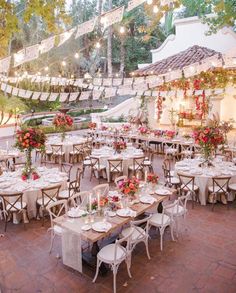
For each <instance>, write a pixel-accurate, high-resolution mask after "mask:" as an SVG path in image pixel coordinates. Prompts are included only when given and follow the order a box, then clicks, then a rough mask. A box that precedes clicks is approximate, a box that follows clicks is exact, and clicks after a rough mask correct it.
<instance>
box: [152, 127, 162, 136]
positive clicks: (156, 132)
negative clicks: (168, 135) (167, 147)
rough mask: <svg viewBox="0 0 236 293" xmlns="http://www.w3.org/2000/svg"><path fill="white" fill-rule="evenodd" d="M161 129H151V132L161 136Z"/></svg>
mask: <svg viewBox="0 0 236 293" xmlns="http://www.w3.org/2000/svg"><path fill="white" fill-rule="evenodd" d="M162 133H163V132H162V130H158V129H157V130H153V134H154V136H157V137H159V136H162Z"/></svg>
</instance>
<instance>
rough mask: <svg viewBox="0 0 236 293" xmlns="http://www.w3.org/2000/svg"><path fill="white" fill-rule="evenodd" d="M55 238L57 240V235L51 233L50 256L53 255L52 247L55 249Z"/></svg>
mask: <svg viewBox="0 0 236 293" xmlns="http://www.w3.org/2000/svg"><path fill="white" fill-rule="evenodd" d="M54 238H55V234H54V233H53V232H52V233H51V243H50V248H49V254H51V252H52V247H53V243H54Z"/></svg>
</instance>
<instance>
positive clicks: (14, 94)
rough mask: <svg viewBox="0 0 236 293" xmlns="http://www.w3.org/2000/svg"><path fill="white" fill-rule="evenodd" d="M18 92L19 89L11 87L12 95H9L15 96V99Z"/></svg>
mask: <svg viewBox="0 0 236 293" xmlns="http://www.w3.org/2000/svg"><path fill="white" fill-rule="evenodd" d="M18 92H19V89H18V88H17V87H13V88H12V93H11V94H12V95H13V96H16V97H17V96H18Z"/></svg>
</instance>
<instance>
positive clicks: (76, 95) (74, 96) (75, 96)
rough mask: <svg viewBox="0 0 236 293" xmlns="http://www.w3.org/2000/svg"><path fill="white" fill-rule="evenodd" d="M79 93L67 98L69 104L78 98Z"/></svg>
mask: <svg viewBox="0 0 236 293" xmlns="http://www.w3.org/2000/svg"><path fill="white" fill-rule="evenodd" d="M79 94H80V93H79V92H77V93H70V96H69V102H74V101H76V100H77V98H78V96H79Z"/></svg>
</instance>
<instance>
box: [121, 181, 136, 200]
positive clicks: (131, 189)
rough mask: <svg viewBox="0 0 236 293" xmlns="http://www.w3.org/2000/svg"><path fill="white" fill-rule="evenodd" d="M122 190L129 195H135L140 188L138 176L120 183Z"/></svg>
mask: <svg viewBox="0 0 236 293" xmlns="http://www.w3.org/2000/svg"><path fill="white" fill-rule="evenodd" d="M119 189H120V191H121V192H122V193H123V194H124V195H127V196H134V194H135V193H136V192H137V191H138V189H139V180H138V179H137V178H136V177H132V178H131V179H126V180H124V181H122V182H121V183H120V184H119Z"/></svg>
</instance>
